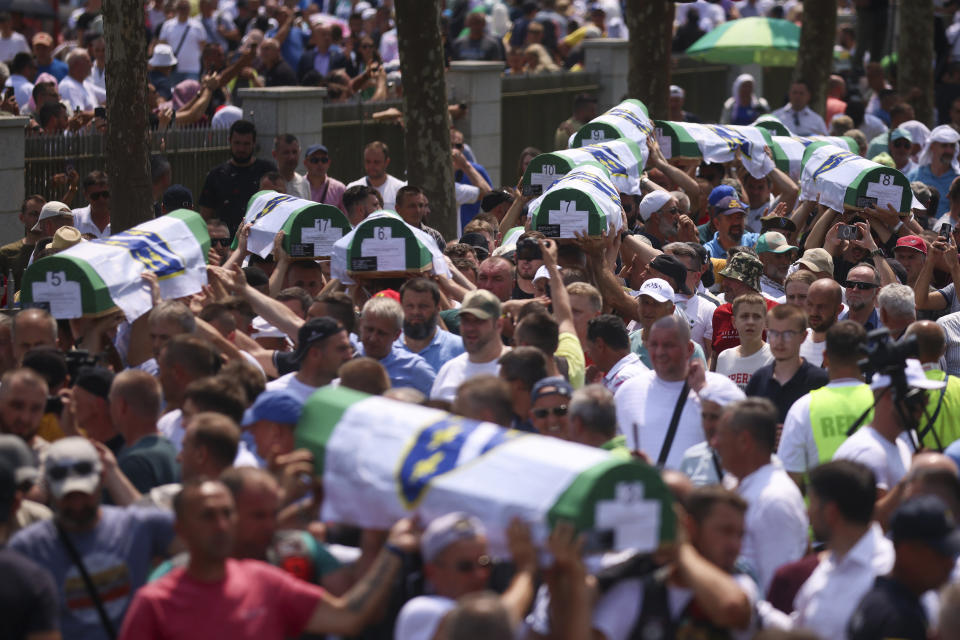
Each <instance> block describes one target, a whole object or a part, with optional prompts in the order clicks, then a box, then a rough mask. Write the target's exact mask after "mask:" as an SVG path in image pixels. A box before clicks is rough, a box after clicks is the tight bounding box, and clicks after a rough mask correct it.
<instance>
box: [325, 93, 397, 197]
mask: <svg viewBox="0 0 960 640" xmlns="http://www.w3.org/2000/svg"><path fill="white" fill-rule="evenodd" d="M391 107H395V108H397V109H399V110H401V111H402V110H403V100H388V101H385V102H347V103H334V104H331V103H327V104H324V105H323V144H325V145H326V146H327V149H328V150H329V151H330V157H331V158H332V159H333V163H332V164H331V166H330V175H331V176H333V177H335V178H337V179H338V180H340V181H341V182H344V183H347V182H350V181H352V180H356V179H357V178H359V177H361V176H363V175H364V170H363V147H364V146H365V145H366V144H367V143H368V142H372V141H374V140H379V141H380V142H383V143H386V145H387V146H388V147H389V149H390V167H389V168H388V169H387V171H388V172H389V173H390V174H391V175H394V176H397V177H399V178H400V179H405V178H404V176H405V175H406V171H407V166H406V158H405V156H404V149H405V147H404V140H403V127H402V126H400V124H399V123H396V122H387V121H382V120H374V119H373V114H374V113H377V112H379V111H385V110H387V109H389V108H391Z"/></svg>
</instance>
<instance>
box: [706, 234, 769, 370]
mask: <svg viewBox="0 0 960 640" xmlns="http://www.w3.org/2000/svg"><path fill="white" fill-rule="evenodd" d="M720 275H721V276H723V280H722V281H721V282H720V287H721V288H722V289H723V299H724V304H722V305H720V306H719V307H717V308H716V310H715V311H714V312H713V344H712V346H713V356H712V358H711V360H712V362H711V363H710V364H711V367H710V370H711V371H713V370H714V369H716V362H717V356H718V355H720V352H721V351H725V350H726V349H730V348H732V347H736V346H739V345H740V334H739V333H738V332H737V329H736V328H735V327H734V326H733V301H734V300H736V299H737V298H738V297H739V296H742V295H743V294H745V293H760V276H761V275H763V263H762V262H760V260H759V259H758V258H755V257H754V256H752V255H750V254H749V253H745V252H743V251H741V252H740V253H738V254H736V255H734V256H733V257H732V258H730V260H729V261H727V266H726V267H724V268H723V270H722V271H720ZM764 301H765V302H766V303H767V311H769V310H770V309H772V308H774V307H775V306H777V303H776V302H775V301H773V300H771V299H770V298H764ZM763 339H764V340H766V339H767V336H766V332H764V335H763Z"/></svg>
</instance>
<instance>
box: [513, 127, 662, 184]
mask: <svg viewBox="0 0 960 640" xmlns="http://www.w3.org/2000/svg"><path fill="white" fill-rule="evenodd" d="M648 153H649V150H648V149H647V147H646V145H644V146H642V147H641V146H639V145H638V144H637V143H636V142H633V141H632V140H628V139H626V138H617V139H616V140H608V141H606V142H598V143H597V144H590V145H587V146H584V147H578V148H576V149H564V150H563V151H554V152H553V153H541V154H540V155H538V156H537V157H536V158H534V159H533V160H531V161H530V164H529V165H527V170H526V172H525V173H524V174H523V187H524V193H529V194H532V195H538V196H539V195H542V194H543V192H544V191H546V190H547V189H549V188H550V187H551V186H553V183H555V182H556V181H557V180H559V179H560V178H562V177H563V176H565V175H566V174H568V173H570V171H571V170H572V169H574V168H575V167H577V166H579V165H581V164H584V163H586V162H589V163H597V164H600V165H601V166H603V167H604V168H605V169H606V170H607V173H608V174H609V175H610V179H611V180H612V181H613V185H614V186H615V187H616V188H617V190H619V191H620V192H621V193H630V194H637V193H640V174H641V172H643V167H644V165H646V163H647V154H648Z"/></svg>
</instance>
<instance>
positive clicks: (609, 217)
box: [529, 163, 623, 238]
mask: <svg viewBox="0 0 960 640" xmlns="http://www.w3.org/2000/svg"><path fill="white" fill-rule="evenodd" d="M621 207H622V205H621V203H620V193H619V191H617V188H616V187H615V186H614V184H613V182H612V181H611V180H610V175H609V174H608V173H607V170H606V169H604V168H603V167H602V166H600V165H598V164H594V163H586V164H582V165H580V166H578V167H575V168H574V169H573V170H572V171H570V173H568V174H567V175H565V176H564V177H563V178H561V179H560V180H558V181H557V182H555V183H554V184H553V186H552V187H551V188H550V189H549V190H548V191H547V192H546V193H544V194H543V195H542V196H540V197H539V198H537V199H536V200H533V201H532V202H530V205H529V210H530V228H531V229H535V230H537V231H540V232H541V233H543V234H544V235H545V236H547V237H548V238H574V237H575V236H574V233H577V232H579V233H586V234H587V235H590V236H599V235H601V234H602V233H603V232H604V231H606V230H607V229H608V228H612V229H613V230H614V231H620V230H621V229H622V228H623V219H622V217H621V215H620V211H621Z"/></svg>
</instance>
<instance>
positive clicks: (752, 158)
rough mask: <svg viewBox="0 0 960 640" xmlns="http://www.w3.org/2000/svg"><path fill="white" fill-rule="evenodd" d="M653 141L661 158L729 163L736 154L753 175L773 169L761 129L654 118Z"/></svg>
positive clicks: (763, 173) (764, 173)
mask: <svg viewBox="0 0 960 640" xmlns="http://www.w3.org/2000/svg"><path fill="white" fill-rule="evenodd" d="M654 125H655V127H656V136H657V144H659V145H660V150H661V151H662V152H663V155H664V157H665V158H667V159H670V158H703V159H704V160H706V161H707V162H718V163H723V162H730V161H731V160H734V159H735V158H737V157H739V158H740V161H741V162H742V163H743V166H744V168H745V169H746V170H747V171H749V172H750V175H752V176H754V177H755V178H763V177H764V176H766V175H767V174H768V173H770V171H771V170H773V167H774V163H773V160H771V159H770V157H769V156H768V155H767V154H766V152H765V151H764V149H763V147H764V146H766V145H767V144H768V141H767V138H766V137H765V136H764V133H766V132H765V131H763V130H761V129H759V128H757V127H750V126H734V125H719V124H699V123H695V122H673V121H668V120H656V121H654Z"/></svg>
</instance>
